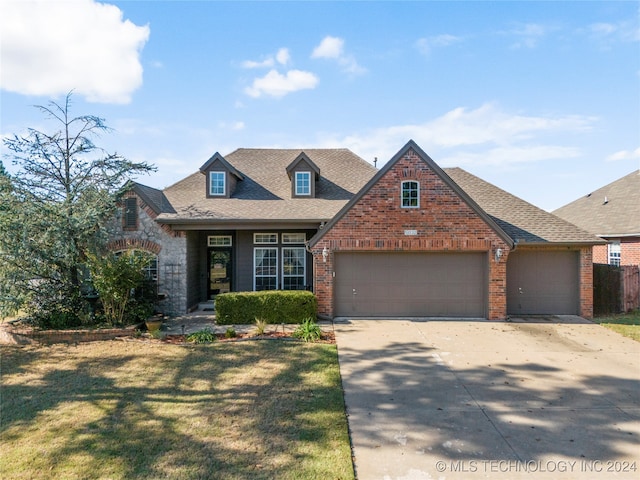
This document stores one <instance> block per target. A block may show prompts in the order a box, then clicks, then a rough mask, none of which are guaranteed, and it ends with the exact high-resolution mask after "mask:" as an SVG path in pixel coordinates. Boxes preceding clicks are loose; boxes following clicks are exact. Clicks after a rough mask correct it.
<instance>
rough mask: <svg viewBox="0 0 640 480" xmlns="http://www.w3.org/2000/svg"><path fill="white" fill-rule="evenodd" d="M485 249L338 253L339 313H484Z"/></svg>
mask: <svg viewBox="0 0 640 480" xmlns="http://www.w3.org/2000/svg"><path fill="white" fill-rule="evenodd" d="M486 265H487V254H486V253H476V252H473V253H422V252H421V253H417V252H375V253H373V252H359V253H353V252H349V253H347V252H344V253H336V255H335V274H336V278H335V286H334V288H335V290H334V295H335V297H334V298H335V305H336V315H337V316H341V317H343V316H358V317H363V316H377V317H380V316H389V317H401V316H408V317H476V318H484V317H485V315H486V313H485V312H486V298H487V287H486V286H487V275H486Z"/></svg>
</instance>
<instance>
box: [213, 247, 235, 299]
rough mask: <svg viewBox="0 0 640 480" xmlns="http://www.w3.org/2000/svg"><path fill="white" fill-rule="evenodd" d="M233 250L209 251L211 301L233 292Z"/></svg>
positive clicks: (224, 248)
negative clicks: (220, 295) (217, 296)
mask: <svg viewBox="0 0 640 480" xmlns="http://www.w3.org/2000/svg"><path fill="white" fill-rule="evenodd" d="M231 265H232V263H231V248H226V247H218V248H210V249H209V299H212V298H214V297H215V296H216V295H218V294H219V293H226V292H230V291H231V285H232V270H231Z"/></svg>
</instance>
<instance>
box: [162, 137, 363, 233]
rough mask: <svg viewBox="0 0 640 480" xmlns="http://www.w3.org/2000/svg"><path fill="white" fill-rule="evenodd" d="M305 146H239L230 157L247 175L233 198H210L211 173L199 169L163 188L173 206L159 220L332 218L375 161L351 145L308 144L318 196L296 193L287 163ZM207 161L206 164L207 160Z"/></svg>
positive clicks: (291, 220) (221, 221) (305, 220)
mask: <svg viewBox="0 0 640 480" xmlns="http://www.w3.org/2000/svg"><path fill="white" fill-rule="evenodd" d="M301 152H302V150H301V149H261V148H240V149H237V150H235V151H233V152H232V153H230V154H228V155H225V157H224V159H225V161H226V162H227V163H228V164H229V165H230V166H231V167H233V168H234V169H235V170H236V171H237V172H238V173H240V172H242V173H241V175H242V176H243V178H244V180H243V181H242V182H238V185H237V187H236V189H235V192H234V194H233V195H232V196H231V198H207V196H206V183H205V182H206V178H205V176H204V175H202V174H201V173H200V172H196V173H194V174H192V175H189V176H188V177H186V178H184V179H183V180H180V181H179V182H177V183H175V184H174V185H171V186H170V187H167V188H166V189H165V190H164V191H163V193H164V194H165V195H166V197H167V199H168V200H169V201H170V203H171V205H172V206H173V208H174V212H173V213H162V214H161V215H159V216H158V219H157V220H158V221H159V222H161V223H168V224H200V225H204V224H208V225H211V224H218V225H220V224H234V225H237V224H242V223H245V224H250V223H253V224H255V223H261V222H262V223H283V222H286V223H296V224H302V223H307V224H309V225H311V224H313V225H315V227H314V228H317V224H319V223H320V222H326V221H328V220H329V219H331V217H333V216H334V215H335V214H336V213H337V212H338V211H339V210H340V208H342V207H343V206H344V204H345V203H347V201H349V199H351V198H352V197H353V196H354V195H355V194H356V193H357V192H358V191H359V190H360V189H361V188H362V187H363V186H364V185H365V184H366V183H367V181H368V180H369V179H370V178H371V177H372V176H373V175H374V174H375V172H376V169H375V168H374V167H373V165H371V164H369V163H367V162H366V161H365V160H363V159H362V158H360V157H359V156H357V155H356V154H354V153H353V152H351V151H350V150H348V149H306V150H305V151H304V153H305V155H306V156H307V157H308V158H309V159H310V160H311V161H312V162H313V163H314V164H315V165H316V166H317V167H318V169H320V170H321V171H322V176H321V177H320V179H319V180H318V182H317V184H316V197H315V198H292V196H291V181H290V180H289V178H288V176H287V167H288V166H289V165H290V164H291V163H292V162H293V161H294V160H296V159H297V158H298V157H299V156H300V154H301ZM205 165H206V164H205Z"/></svg>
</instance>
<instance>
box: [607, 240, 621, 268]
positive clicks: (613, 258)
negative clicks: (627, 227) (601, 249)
mask: <svg viewBox="0 0 640 480" xmlns="http://www.w3.org/2000/svg"><path fill="white" fill-rule="evenodd" d="M608 250H609V265H615V266H616V267H619V266H620V242H619V241H613V242H611V243H610V244H609V245H608Z"/></svg>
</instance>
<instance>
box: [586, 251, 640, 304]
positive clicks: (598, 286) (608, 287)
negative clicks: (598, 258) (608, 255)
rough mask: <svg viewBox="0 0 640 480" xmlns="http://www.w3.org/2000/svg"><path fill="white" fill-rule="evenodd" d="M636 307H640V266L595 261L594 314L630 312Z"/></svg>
mask: <svg viewBox="0 0 640 480" xmlns="http://www.w3.org/2000/svg"><path fill="white" fill-rule="evenodd" d="M636 308H640V267H639V266H638V265H624V266H622V267H616V266H613V265H603V264H599V263H594V264H593V313H594V315H605V314H608V313H621V312H629V311H631V310H634V309H636Z"/></svg>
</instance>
